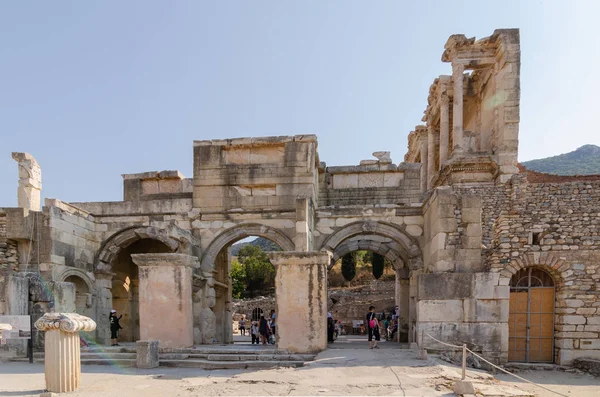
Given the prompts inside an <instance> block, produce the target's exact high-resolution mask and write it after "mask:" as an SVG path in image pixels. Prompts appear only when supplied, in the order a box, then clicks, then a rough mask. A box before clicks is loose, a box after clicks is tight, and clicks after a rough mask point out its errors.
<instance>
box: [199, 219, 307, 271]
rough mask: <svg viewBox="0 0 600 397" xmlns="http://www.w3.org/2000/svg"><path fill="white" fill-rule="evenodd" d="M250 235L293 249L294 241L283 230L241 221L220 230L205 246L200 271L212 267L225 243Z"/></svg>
mask: <svg viewBox="0 0 600 397" xmlns="http://www.w3.org/2000/svg"><path fill="white" fill-rule="evenodd" d="M250 236H259V237H264V238H266V239H269V240H271V241H273V242H274V243H275V244H277V245H279V247H281V249H282V250H283V251H293V250H294V248H295V245H294V242H293V241H292V239H290V238H289V237H288V236H287V235H286V234H284V233H283V232H281V231H279V230H277V229H275V228H272V227H270V226H266V225H261V224H260V223H242V224H239V225H236V226H233V227H231V228H229V229H226V230H224V231H223V232H221V233H220V234H219V235H217V237H215V239H214V240H213V241H212V242H211V243H210V244H209V246H208V247H207V248H206V251H205V253H204V255H202V260H201V262H200V267H201V268H202V271H210V270H213V269H214V264H215V261H216V260H217V256H218V255H219V253H220V252H221V251H222V250H223V248H225V247H226V246H227V245H229V244H231V243H233V242H236V241H238V240H241V239H244V238H246V237H250Z"/></svg>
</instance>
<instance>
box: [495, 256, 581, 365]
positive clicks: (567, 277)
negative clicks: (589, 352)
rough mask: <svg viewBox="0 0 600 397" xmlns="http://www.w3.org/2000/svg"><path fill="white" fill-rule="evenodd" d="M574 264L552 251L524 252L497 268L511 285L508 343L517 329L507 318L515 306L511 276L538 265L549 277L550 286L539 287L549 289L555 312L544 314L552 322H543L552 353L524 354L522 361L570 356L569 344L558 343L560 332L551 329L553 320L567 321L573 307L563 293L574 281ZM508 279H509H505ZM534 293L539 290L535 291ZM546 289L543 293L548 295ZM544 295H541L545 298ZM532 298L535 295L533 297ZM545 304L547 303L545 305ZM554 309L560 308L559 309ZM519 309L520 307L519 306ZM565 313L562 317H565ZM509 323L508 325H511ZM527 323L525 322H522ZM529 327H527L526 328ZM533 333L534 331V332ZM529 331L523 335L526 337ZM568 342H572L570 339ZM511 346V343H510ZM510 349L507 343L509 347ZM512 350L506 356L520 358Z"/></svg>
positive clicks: (560, 359)
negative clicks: (548, 330) (547, 332)
mask: <svg viewBox="0 0 600 397" xmlns="http://www.w3.org/2000/svg"><path fill="white" fill-rule="evenodd" d="M576 266H577V265H572V264H571V263H568V262H565V261H564V258H561V257H559V256H558V255H556V254H554V253H552V252H528V253H525V254H523V255H522V256H520V257H517V258H515V259H513V260H512V261H511V262H510V264H508V265H507V266H506V267H505V268H504V269H502V270H501V271H500V276H501V278H504V280H505V282H507V283H509V285H510V286H511V289H510V291H511V292H510V305H509V331H508V338H509V346H510V342H513V339H514V337H515V335H516V334H517V331H518V330H517V329H516V328H515V324H511V321H512V320H514V317H515V315H516V313H517V312H519V309H518V308H517V304H518V302H517V294H516V292H518V289H516V288H513V283H514V282H515V279H516V278H518V277H519V276H520V275H522V274H523V273H524V272H526V271H527V270H529V269H538V270H540V271H541V272H543V273H547V275H548V277H550V278H551V279H552V286H550V285H543V286H542V288H547V289H548V291H549V290H550V289H552V290H553V291H552V295H553V297H552V300H553V302H552V303H553V305H552V309H553V310H554V311H555V314H554V315H552V316H546V317H548V318H549V319H550V320H547V321H546V322H549V321H552V324H551V325H550V324H547V326H546V328H545V329H546V330H547V329H551V330H553V338H552V342H553V346H554V349H552V350H551V352H552V353H553V354H552V357H551V358H550V357H547V356H545V357H538V358H536V357H530V356H527V358H526V360H524V361H547V362H555V363H557V364H565V363H570V359H572V358H571V357H572V352H573V350H572V349H570V348H568V347H567V346H569V344H568V343H567V344H565V343H561V342H562V339H563V338H564V337H563V336H561V334H562V333H561V332H558V330H556V329H555V327H554V325H555V324H570V320H569V319H568V318H569V316H572V315H573V314H574V313H575V311H576V309H574V308H572V307H571V304H570V301H571V300H569V299H568V298H566V294H567V292H568V291H569V288H570V287H569V286H568V284H569V283H574V282H575V281H574V280H576V276H574V274H575V272H574V270H573V269H574V268H575V267H576ZM509 280H510V281H509ZM535 292H536V293H537V294H539V293H540V291H537V290H536V291H535ZM548 294H549V292H548V293H546V294H545V295H548ZM531 295H532V294H531V291H529V290H528V291H527V299H530V298H531ZM545 297H546V296H544V297H543V298H545ZM534 298H535V297H534ZM545 305H546V306H548V305H549V303H548V302H546V301H545ZM548 307H549V306H548ZM556 309H561V311H560V312H559V311H558V310H556ZM521 311H523V310H521ZM525 313H526V315H527V317H529V316H530V315H531V307H529V308H527V310H526V311H525ZM536 315H537V316H540V313H536ZM565 316H566V318H565ZM511 325H512V326H511ZM526 326H529V324H526ZM530 331H531V329H530ZM534 336H535V335H534ZM530 337H531V335H527V338H528V339H529V338H530ZM571 345H572V343H571ZM513 347H514V346H513ZM509 349H510V347H509ZM515 357H516V356H515V354H514V352H513V354H512V357H510V356H509V359H510V360H516V361H523V360H522V358H521V357H516V358H515Z"/></svg>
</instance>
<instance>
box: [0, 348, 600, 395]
mask: <svg viewBox="0 0 600 397" xmlns="http://www.w3.org/2000/svg"><path fill="white" fill-rule="evenodd" d="M467 375H468V379H469V380H471V381H473V383H474V385H475V388H476V390H477V391H478V395H479V396H511V397H517V396H541V397H542V396H543V397H550V396H556V394H552V393H550V392H544V391H543V390H540V389H536V388H535V386H529V385H524V384H523V383H522V382H520V381H516V382H515V381H513V380H512V379H509V377H508V376H498V377H497V378H494V377H493V376H492V375H490V374H488V373H486V372H483V371H473V370H469V371H468V372H467ZM519 375H521V376H523V377H525V378H528V379H530V380H533V381H535V382H539V383H542V384H544V385H545V386H547V387H550V388H552V389H554V390H556V391H559V392H562V393H564V394H565V395H567V396H577V397H598V396H600V379H598V378H594V377H591V376H589V375H584V374H577V373H566V372H562V371H526V372H521V373H519ZM457 379H460V368H458V367H455V366H452V365H450V364H447V363H445V362H443V361H441V360H439V359H437V358H435V357H430V358H429V359H428V360H426V361H422V360H418V359H417V355H416V352H414V351H410V350H399V349H389V348H388V349H380V350H368V349H362V350H361V349H329V350H326V351H324V352H323V353H321V354H319V355H318V356H317V359H316V360H315V361H314V362H311V363H308V364H307V365H306V366H305V367H303V368H296V369H284V368H282V369H269V370H258V371H257V370H244V371H242V370H228V371H225V370H221V371H204V370H200V369H193V368H157V369H153V370H138V369H135V368H119V367H114V366H84V367H83V374H82V384H81V388H80V389H79V390H78V391H76V392H74V393H69V394H68V396H69V397H77V396H86V397H94V396H97V397H100V396H102V397H105V396H106V397H108V396H115V397H123V396H131V397H152V396H174V397H175V396H177V397H179V396H181V397H184V396H201V395H210V396H258V395H315V396H327V395H391V396H423V397H429V396H454V394H453V392H452V385H453V383H454V381H455V380H457ZM498 379H500V380H498ZM43 391H44V368H43V365H41V364H28V363H1V364H0V396H37V395H39V394H40V393H42V392H43Z"/></svg>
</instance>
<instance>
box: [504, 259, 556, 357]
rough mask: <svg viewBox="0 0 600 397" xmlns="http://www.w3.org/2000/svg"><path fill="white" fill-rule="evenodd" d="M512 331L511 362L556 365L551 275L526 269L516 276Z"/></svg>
mask: <svg viewBox="0 0 600 397" xmlns="http://www.w3.org/2000/svg"><path fill="white" fill-rule="evenodd" d="M508 327H509V328H508V334H509V338H508V343H509V347H508V360H509V361H521V362H550V363H551V362H553V361H554V360H553V359H554V282H553V280H552V277H551V276H550V275H549V274H548V273H546V272H544V271H543V270H540V269H536V268H526V269H522V270H520V271H519V272H518V273H517V274H515V275H514V276H513V278H512V279H511V292H510V306H509V317H508Z"/></svg>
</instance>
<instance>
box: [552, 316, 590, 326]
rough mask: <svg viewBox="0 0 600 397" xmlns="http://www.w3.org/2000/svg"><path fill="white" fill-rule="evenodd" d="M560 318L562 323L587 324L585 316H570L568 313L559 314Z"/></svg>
mask: <svg viewBox="0 0 600 397" xmlns="http://www.w3.org/2000/svg"><path fill="white" fill-rule="evenodd" d="M558 318H559V322H560V323H561V324H572V325H573V324H574V325H579V324H585V317H583V316H570V315H566V316H558Z"/></svg>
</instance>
